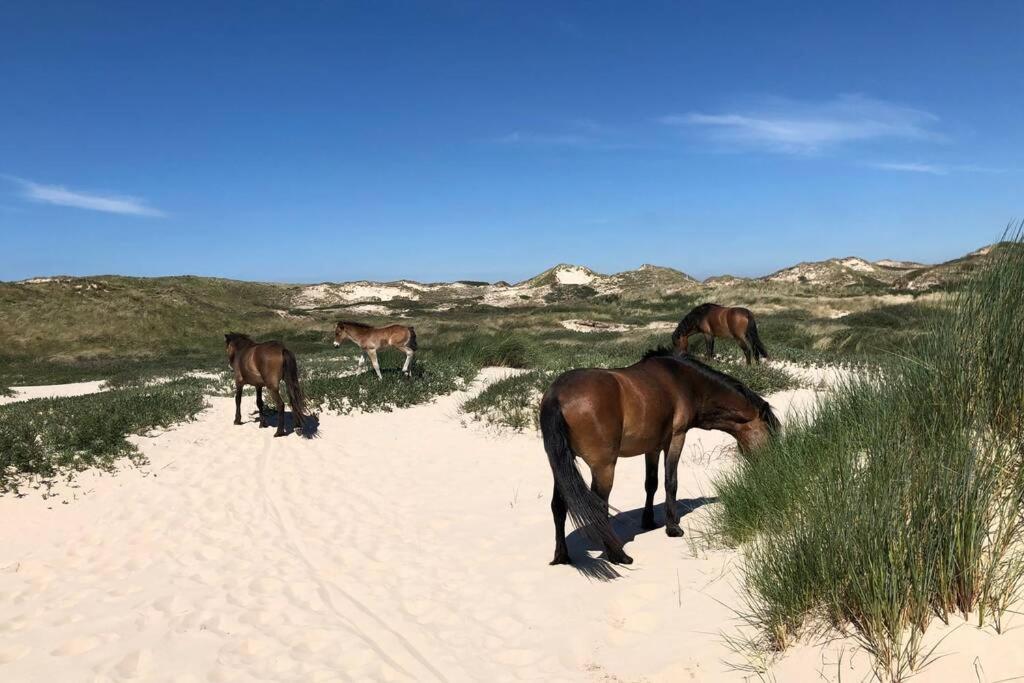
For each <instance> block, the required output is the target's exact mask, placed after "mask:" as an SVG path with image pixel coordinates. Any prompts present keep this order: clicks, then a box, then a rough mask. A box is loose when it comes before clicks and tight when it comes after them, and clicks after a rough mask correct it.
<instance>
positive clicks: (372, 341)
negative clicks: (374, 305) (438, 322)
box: [334, 320, 418, 379]
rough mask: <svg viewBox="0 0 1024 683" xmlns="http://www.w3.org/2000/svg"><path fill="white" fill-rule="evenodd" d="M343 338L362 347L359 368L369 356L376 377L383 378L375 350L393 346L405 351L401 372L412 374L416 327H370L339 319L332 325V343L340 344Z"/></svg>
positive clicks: (415, 346)
mask: <svg viewBox="0 0 1024 683" xmlns="http://www.w3.org/2000/svg"><path fill="white" fill-rule="evenodd" d="M345 339H351V340H352V341H353V342H355V344H356V346H358V347H359V348H360V349H362V352H363V353H362V355H360V356H359V368H360V369H362V368H363V366H364V365H366V359H367V357H369V359H370V364H371V365H373V370H374V372H376V373H377V379H384V378H383V377H382V376H381V374H380V365H379V364H378V363H377V350H378V349H383V348H386V347H388V346H393V347H395V348H396V349H400V350H402V351H404V352H405V364H404V365H403V366H402V372H403V373H405V374H406V375H412V358H413V356H415V355H416V349H417V348H418V347H417V345H416V328H414V327H410V326H407V325H388V326H387V327H372V326H370V325H364V324H363V323H356V322H352V321H350V320H339V321H338V324H337V325H336V326H335V327H334V345H335V346H341V342H343V341H345Z"/></svg>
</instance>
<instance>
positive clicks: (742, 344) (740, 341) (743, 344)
mask: <svg viewBox="0 0 1024 683" xmlns="http://www.w3.org/2000/svg"><path fill="white" fill-rule="evenodd" d="M736 343H737V344H739V345H740V348H741V349H743V357H744V358H746V359H747V365H750V358H751V356H752V355H753V352H752V351H751V350H750V344H748V343H747V342H746V341H745V340H743V339H741V338H740V337H736Z"/></svg>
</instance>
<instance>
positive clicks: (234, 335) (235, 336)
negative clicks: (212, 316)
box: [224, 332, 255, 344]
mask: <svg viewBox="0 0 1024 683" xmlns="http://www.w3.org/2000/svg"><path fill="white" fill-rule="evenodd" d="M224 341H225V342H226V343H228V344H230V343H231V342H247V343H249V344H253V343H255V342H253V340H252V337H250V336H249V335H247V334H242V333H241V332H228V333H227V334H225V335H224Z"/></svg>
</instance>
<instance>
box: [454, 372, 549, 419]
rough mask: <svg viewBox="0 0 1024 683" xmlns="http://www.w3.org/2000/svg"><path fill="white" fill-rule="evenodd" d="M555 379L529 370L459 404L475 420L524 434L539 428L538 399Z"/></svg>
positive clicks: (499, 381) (543, 373) (492, 384)
mask: <svg viewBox="0 0 1024 683" xmlns="http://www.w3.org/2000/svg"><path fill="white" fill-rule="evenodd" d="M553 379H554V373H553V372H551V371H547V370H531V371H530V372H525V373H523V374H520V375H512V376H511V377H506V378H505V379H500V380H498V381H496V382H493V383H491V384H490V385H488V386H487V388H486V389H484V390H483V391H481V392H480V393H479V394H477V395H476V396H474V397H473V398H471V399H469V400H468V401H466V402H465V403H463V404H462V411H463V412H464V413H466V414H468V415H471V416H472V417H473V419H475V420H481V421H484V422H487V423H488V424H492V425H499V426H502V427H507V428H509V429H514V430H516V431H523V430H524V429H537V428H538V423H537V420H538V417H539V415H538V409H539V404H540V396H541V394H542V393H543V392H544V390H545V389H547V387H548V385H550V384H551V381H552V380H553Z"/></svg>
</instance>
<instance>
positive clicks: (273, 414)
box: [252, 408, 320, 439]
mask: <svg viewBox="0 0 1024 683" xmlns="http://www.w3.org/2000/svg"><path fill="white" fill-rule="evenodd" d="M252 414H253V415H254V416H255V417H254V421H255V422H256V423H259V421H260V418H259V414H260V413H259V411H258V410H254V411H252ZM265 415H266V418H265V419H266V425H267V428H268V429H269V428H273V429H277V415H278V413H277V411H276V410H271V409H269V408H268V409H267V410H266V411H265ZM293 432H294V433H296V434H298V435H299V436H301V437H302V438H303V439H315V438H318V437H319V436H320V418H319V417H318V416H317V415H303V416H302V427H301V428H299V427H298V425H296V423H295V414H294V413H293V412H292V411H290V410H286V411H285V413H284V433H285V434H291V433H293Z"/></svg>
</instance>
